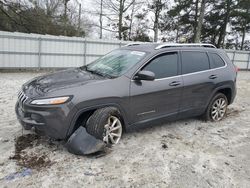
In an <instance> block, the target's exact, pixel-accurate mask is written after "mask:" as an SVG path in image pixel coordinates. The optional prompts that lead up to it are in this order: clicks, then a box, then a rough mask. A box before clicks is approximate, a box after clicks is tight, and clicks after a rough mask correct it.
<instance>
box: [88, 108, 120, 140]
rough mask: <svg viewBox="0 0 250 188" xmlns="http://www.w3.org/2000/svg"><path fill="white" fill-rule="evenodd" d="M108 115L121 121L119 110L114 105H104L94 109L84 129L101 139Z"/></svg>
mask: <svg viewBox="0 0 250 188" xmlns="http://www.w3.org/2000/svg"><path fill="white" fill-rule="evenodd" d="M110 116H115V117H117V118H118V119H119V120H120V122H121V123H122V122H123V121H122V117H121V114H120V112H119V111H118V110H117V109H116V108H115V107H105V108H101V109H98V110H96V111H95V112H94V113H93V114H92V115H91V116H90V117H89V119H88V121H87V123H86V131H87V132H88V133H89V134H91V135H92V136H94V137H95V138H97V139H100V140H103V137H104V136H105V128H104V125H106V124H107V122H108V118H109V117H110Z"/></svg>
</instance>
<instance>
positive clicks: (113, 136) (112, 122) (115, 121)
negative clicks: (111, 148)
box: [103, 116, 122, 144]
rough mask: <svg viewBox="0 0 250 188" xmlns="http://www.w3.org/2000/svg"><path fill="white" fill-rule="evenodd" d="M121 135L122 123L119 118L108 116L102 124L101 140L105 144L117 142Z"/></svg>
mask: <svg viewBox="0 0 250 188" xmlns="http://www.w3.org/2000/svg"><path fill="white" fill-rule="evenodd" d="M121 136H122V124H121V121H120V120H119V118H117V117H115V116H110V117H109V118H108V123H107V124H106V125H104V137H103V141H104V142H105V143H107V144H117V143H118V142H119V141H120V139H121Z"/></svg>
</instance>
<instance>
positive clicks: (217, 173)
mask: <svg viewBox="0 0 250 188" xmlns="http://www.w3.org/2000/svg"><path fill="white" fill-rule="evenodd" d="M39 74H44V73H37V72H36V73H35V72H32V73H30V72H28V73H27V72H20V73H0V87H1V89H0V154H1V155H0V187H39V188H40V187H73V186H74V187H87V186H88V187H171V188H172V187H191V188H194V187H227V188H228V187H240V188H242V187H249V186H250V116H249V112H250V73H249V72H240V73H239V77H238V94H237V98H236V100H235V103H234V104H233V105H231V106H230V107H229V110H228V115H227V116H228V117H227V118H225V119H224V120H223V121H221V122H217V123H211V122H202V121H200V120H197V119H188V120H182V121H176V122H172V123H168V124H166V125H159V126H155V127H152V128H147V129H144V130H140V131H138V132H132V133H127V134H125V135H124V136H123V139H122V140H121V142H120V143H119V144H118V145H117V146H116V147H114V148H112V149H111V150H109V151H108V152H107V153H106V154H105V155H98V156H88V157H81V156H75V155H72V154H70V153H68V152H67V150H66V149H65V148H64V147H63V143H62V142H56V141H51V140H49V139H47V138H44V137H37V136H35V135H30V134H33V133H32V132H28V131H25V132H23V134H24V136H22V130H21V126H20V125H19V123H18V121H17V120H16V116H15V112H14V105H15V102H16V98H17V97H16V94H17V91H18V89H19V88H20V86H21V84H23V83H24V82H25V81H27V80H29V79H30V78H32V77H35V76H37V75H39ZM18 144H21V145H18ZM15 146H16V147H15ZM20 148H21V149H20ZM18 157H21V158H22V160H21V161H20V160H17V159H18Z"/></svg>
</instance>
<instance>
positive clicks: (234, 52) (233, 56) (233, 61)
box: [232, 50, 235, 64]
mask: <svg viewBox="0 0 250 188" xmlns="http://www.w3.org/2000/svg"><path fill="white" fill-rule="evenodd" d="M234 58H235V50H234V53H233V59H232V62H233V64H234Z"/></svg>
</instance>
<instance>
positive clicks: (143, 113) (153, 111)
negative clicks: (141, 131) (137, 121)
mask: <svg viewBox="0 0 250 188" xmlns="http://www.w3.org/2000/svg"><path fill="white" fill-rule="evenodd" d="M155 112H156V111H155V110H151V111H148V112H142V113H139V114H137V116H141V115H145V114H150V113H155Z"/></svg>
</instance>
